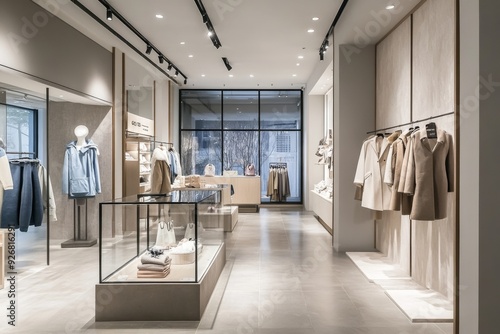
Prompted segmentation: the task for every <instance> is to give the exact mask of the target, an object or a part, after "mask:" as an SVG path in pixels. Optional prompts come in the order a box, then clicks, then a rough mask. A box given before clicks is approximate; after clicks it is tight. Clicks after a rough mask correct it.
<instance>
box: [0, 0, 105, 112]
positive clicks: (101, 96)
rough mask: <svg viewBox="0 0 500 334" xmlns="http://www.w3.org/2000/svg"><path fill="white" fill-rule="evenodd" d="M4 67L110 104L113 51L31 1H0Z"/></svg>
mask: <svg viewBox="0 0 500 334" xmlns="http://www.w3.org/2000/svg"><path fill="white" fill-rule="evenodd" d="M0 8H1V10H0V50H2V52H0V66H4V67H8V68H11V69H14V70H16V71H18V72H21V73H23V74H25V75H29V76H30V77H31V78H32V79H34V80H36V81H41V82H45V83H47V84H50V85H52V86H56V87H60V88H63V89H65V90H69V91H72V92H75V93H78V94H80V95H86V96H89V97H92V98H95V99H98V100H101V101H105V102H111V101H112V87H111V86H112V80H111V76H112V57H111V53H110V52H109V51H107V50H106V49H104V48H102V47H101V46H100V45H98V44H97V43H95V42H94V41H92V40H91V39H89V38H88V37H86V36H85V35H83V34H81V33H80V32H78V31H77V30H76V29H74V28H73V27H71V26H69V25H68V24H66V23H65V22H63V21H62V20H60V19H59V18H57V17H55V16H53V15H52V14H50V13H49V12H47V11H46V10H45V9H43V8H41V7H39V6H38V5H36V4H35V3H33V2H32V1H30V0H16V1H11V0H0Z"/></svg>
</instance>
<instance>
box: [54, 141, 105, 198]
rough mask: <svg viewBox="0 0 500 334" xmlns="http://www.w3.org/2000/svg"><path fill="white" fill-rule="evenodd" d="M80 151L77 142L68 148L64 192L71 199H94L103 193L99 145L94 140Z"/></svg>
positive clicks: (63, 184) (64, 167)
mask: <svg viewBox="0 0 500 334" xmlns="http://www.w3.org/2000/svg"><path fill="white" fill-rule="evenodd" d="M86 142H87V144H86V145H84V146H83V147H81V148H80V149H78V148H77V147H76V141H73V142H71V143H69V144H68V145H67V146H66V153H65V155H64V163H63V175H62V190H63V193H64V194H68V196H69V197H70V198H86V197H94V196H95V195H97V194H100V193H101V179H100V176H99V163H98V161H97V156H98V153H97V145H96V144H94V142H93V141H92V140H86Z"/></svg>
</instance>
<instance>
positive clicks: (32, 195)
mask: <svg viewBox="0 0 500 334" xmlns="http://www.w3.org/2000/svg"><path fill="white" fill-rule="evenodd" d="M38 164H39V163H38V162H37V161H33V160H28V161H15V162H14V161H11V163H10V170H11V174H12V181H13V188H12V189H9V190H5V192H4V198H3V206H2V221H1V227H2V228H8V227H13V228H16V229H17V228H19V230H20V231H21V232H27V231H28V227H29V226H40V225H42V221H43V203H42V193H41V191H40V181H39V179H38Z"/></svg>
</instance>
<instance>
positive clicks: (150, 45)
mask: <svg viewBox="0 0 500 334" xmlns="http://www.w3.org/2000/svg"><path fill="white" fill-rule="evenodd" d="M99 2H100V3H101V4H102V5H103V6H104V7H106V11H109V10H111V12H112V13H113V15H115V16H116V18H117V19H118V20H120V21H121V22H122V23H123V24H124V25H125V26H126V27H127V28H129V29H130V31H132V32H133V33H134V34H135V35H136V36H137V37H139V38H140V39H141V40H142V41H143V42H144V43H146V53H147V54H149V53H148V51H149V52H150V53H151V51H150V50H151V49H152V50H154V51H155V52H156V53H157V54H158V61H159V62H160V64H163V61H164V60H165V61H166V62H167V63H169V64H171V65H172V67H173V68H174V69H175V70H176V72H178V74H180V75H182V76H183V77H184V79H185V81H186V80H187V76H186V75H185V74H184V73H182V71H181V70H179V69H178V68H177V67H176V66H175V65H174V64H173V63H172V61H171V60H170V59H168V58H167V57H166V56H165V55H164V54H163V52H161V51H160V50H158V48H157V47H156V46H154V45H153V43H151V42H150V41H149V40H148V39H147V38H146V37H145V36H144V35H143V34H142V33H141V32H140V31H139V30H137V29H136V28H135V27H134V26H133V25H132V24H131V23H130V22H129V21H128V20H127V19H126V18H125V17H123V15H121V14H120V13H119V12H118V11H117V10H116V9H115V8H114V7H113V6H111V5H110V4H109V2H107V1H106V0H99ZM141 54H142V53H141ZM169 77H170V76H169Z"/></svg>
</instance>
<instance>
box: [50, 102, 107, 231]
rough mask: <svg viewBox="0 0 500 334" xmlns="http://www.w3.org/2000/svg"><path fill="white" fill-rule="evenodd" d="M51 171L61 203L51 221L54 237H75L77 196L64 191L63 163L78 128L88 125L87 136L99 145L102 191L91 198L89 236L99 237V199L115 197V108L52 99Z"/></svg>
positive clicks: (53, 184)
mask: <svg viewBox="0 0 500 334" xmlns="http://www.w3.org/2000/svg"><path fill="white" fill-rule="evenodd" d="M48 120H49V147H50V151H49V159H50V165H49V173H50V177H51V180H52V187H53V191H54V196H55V198H56V206H57V219H58V221H57V222H53V223H51V230H50V234H51V238H52V239H64V240H66V239H72V238H73V200H70V199H68V197H67V195H66V194H63V193H62V166H63V160H64V152H65V150H66V145H67V144H68V143H69V142H71V141H74V140H76V138H75V134H74V129H75V127H76V126H77V125H80V124H82V125H85V126H87V128H88V129H89V135H88V136H87V139H92V140H93V141H94V143H95V144H96V145H97V146H98V148H99V153H100V155H99V170H100V176H101V189H102V193H101V194H99V195H97V196H96V197H95V198H93V199H89V200H88V202H87V203H88V204H87V205H88V210H89V211H88V233H89V238H97V237H98V226H99V221H98V220H99V202H101V201H105V200H110V199H111V187H112V178H111V163H112V149H111V143H112V134H111V126H112V115H111V108H110V107H106V106H92V105H84V104H76V103H68V102H51V103H50V106H49V115H48Z"/></svg>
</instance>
